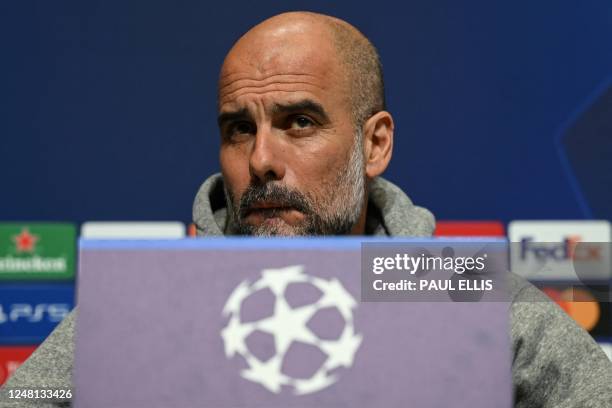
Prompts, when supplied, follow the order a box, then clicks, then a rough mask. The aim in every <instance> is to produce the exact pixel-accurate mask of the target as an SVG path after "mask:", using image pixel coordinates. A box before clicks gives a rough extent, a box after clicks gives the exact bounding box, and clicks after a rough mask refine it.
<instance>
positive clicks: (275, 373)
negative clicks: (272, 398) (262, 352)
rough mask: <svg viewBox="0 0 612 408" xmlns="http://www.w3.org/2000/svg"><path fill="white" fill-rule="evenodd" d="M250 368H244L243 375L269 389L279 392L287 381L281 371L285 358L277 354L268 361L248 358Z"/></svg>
mask: <svg viewBox="0 0 612 408" xmlns="http://www.w3.org/2000/svg"><path fill="white" fill-rule="evenodd" d="M247 362H248V363H249V368H248V369H245V370H242V373H241V375H242V377H243V378H246V379H247V380H249V381H253V382H256V383H258V384H261V385H263V386H264V387H265V388H267V389H268V390H269V391H272V392H274V393H279V392H280V391H281V386H282V385H283V384H286V383H287V378H286V377H285V376H284V375H283V374H282V373H281V364H282V362H283V359H282V358H281V357H280V356H278V355H276V356H274V357H273V358H271V359H270V360H268V361H266V362H261V361H259V360H258V359H256V358H252V357H251V358H248V359H247Z"/></svg>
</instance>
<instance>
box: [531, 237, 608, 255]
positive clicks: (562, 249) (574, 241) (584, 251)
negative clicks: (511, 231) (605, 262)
mask: <svg viewBox="0 0 612 408" xmlns="http://www.w3.org/2000/svg"><path fill="white" fill-rule="evenodd" d="M581 241H582V239H581V237H580V235H572V236H569V237H566V238H565V239H563V240H562V242H559V243H542V242H535V241H534V238H533V237H527V238H523V239H521V246H520V257H521V259H527V257H528V256H530V255H531V256H533V257H534V258H535V259H537V260H538V261H545V260H547V259H551V260H555V261H568V260H574V261H599V260H601V257H602V254H601V253H602V250H603V247H602V245H600V244H596V243H586V244H582V245H578V243H579V242H581Z"/></svg>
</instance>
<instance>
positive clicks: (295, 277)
mask: <svg viewBox="0 0 612 408" xmlns="http://www.w3.org/2000/svg"><path fill="white" fill-rule="evenodd" d="M303 271H304V267H303V266H302V265H294V266H288V267H286V268H280V269H264V270H263V271H261V276H262V277H261V279H259V280H258V281H257V282H256V283H255V285H253V289H254V290H258V289H261V288H270V290H271V291H272V293H274V294H275V295H276V296H277V297H283V296H284V292H285V288H286V287H287V285H289V284H290V283H295V282H306V281H307V279H308V277H307V276H306V275H304V274H303Z"/></svg>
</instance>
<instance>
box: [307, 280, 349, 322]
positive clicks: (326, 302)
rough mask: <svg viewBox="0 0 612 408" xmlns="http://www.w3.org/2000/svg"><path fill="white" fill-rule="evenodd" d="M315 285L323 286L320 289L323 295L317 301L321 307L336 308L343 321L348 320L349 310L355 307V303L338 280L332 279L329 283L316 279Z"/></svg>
mask: <svg viewBox="0 0 612 408" xmlns="http://www.w3.org/2000/svg"><path fill="white" fill-rule="evenodd" d="M315 285H316V286H324V287H323V288H321V289H322V291H323V293H324V294H325V295H324V296H323V298H321V300H319V305H320V306H321V307H327V306H336V307H337V308H338V310H340V313H341V314H342V316H343V317H344V318H345V319H347V318H348V319H350V317H351V316H352V312H351V309H353V308H354V307H355V306H357V303H356V302H355V299H354V298H353V296H351V294H350V293H349V292H347V290H346V289H345V288H344V286H342V283H340V281H339V280H338V279H336V278H333V279H331V280H330V281H324V280H322V279H316V280H315Z"/></svg>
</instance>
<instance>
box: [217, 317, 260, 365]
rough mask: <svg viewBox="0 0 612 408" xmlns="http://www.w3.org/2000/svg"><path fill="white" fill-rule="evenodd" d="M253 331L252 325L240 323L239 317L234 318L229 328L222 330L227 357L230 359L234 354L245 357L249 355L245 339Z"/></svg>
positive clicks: (228, 325)
mask: <svg viewBox="0 0 612 408" xmlns="http://www.w3.org/2000/svg"><path fill="white" fill-rule="evenodd" d="M251 331H253V324H252V323H240V318H239V317H238V316H237V315H234V316H232V318H231V319H230V321H229V322H228V323H227V326H226V327H225V328H224V329H223V330H221V337H222V338H223V344H224V345H225V356H226V357H228V358H230V357H233V356H234V354H236V353H238V354H240V355H245V354H246V353H248V350H247V347H246V344H245V343H244V339H245V338H246V337H247V336H248V335H249V334H250V332H251Z"/></svg>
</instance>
